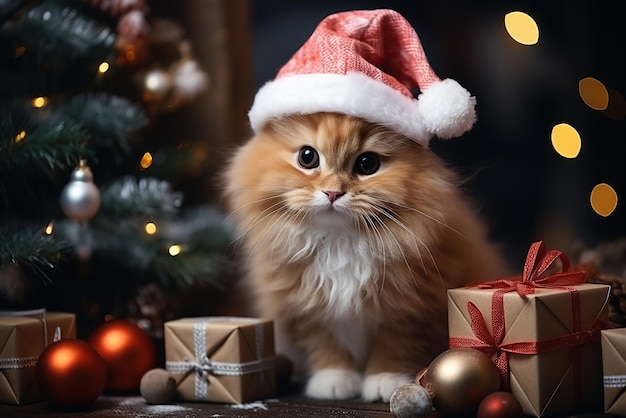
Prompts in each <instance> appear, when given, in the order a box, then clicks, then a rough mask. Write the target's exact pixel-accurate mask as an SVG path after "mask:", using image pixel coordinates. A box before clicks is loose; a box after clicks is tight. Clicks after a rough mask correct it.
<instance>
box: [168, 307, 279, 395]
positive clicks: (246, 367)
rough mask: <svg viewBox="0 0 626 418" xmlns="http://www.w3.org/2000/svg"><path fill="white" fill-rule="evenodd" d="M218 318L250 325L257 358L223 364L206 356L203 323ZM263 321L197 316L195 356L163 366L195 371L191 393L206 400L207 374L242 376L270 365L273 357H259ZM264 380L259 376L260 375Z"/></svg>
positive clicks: (179, 372) (174, 370) (174, 371)
mask: <svg viewBox="0 0 626 418" xmlns="http://www.w3.org/2000/svg"><path fill="white" fill-rule="evenodd" d="M221 321H238V322H241V321H243V322H248V323H253V324H254V332H255V340H256V357H257V360H253V361H248V362H245V363H225V362H218V361H212V360H211V359H210V358H209V357H208V356H207V351H208V348H207V344H206V333H207V324H208V323H211V322H221ZM263 337H264V336H263V324H262V323H261V321H260V320H258V319H255V318H240V317H204V318H197V321H196V322H195V323H194V324H193V346H194V356H195V359H193V360H192V359H184V360H183V361H166V362H165V368H166V370H167V371H168V372H170V373H172V374H175V375H187V374H189V373H191V372H193V371H195V372H196V373H195V381H194V395H195V398H196V399H197V400H204V401H206V400H208V384H209V382H208V379H207V376H208V375H209V374H212V375H215V376H243V375H247V374H252V373H259V372H261V371H264V370H267V369H269V368H271V367H273V366H274V357H268V358H263ZM260 378H261V379H263V380H264V377H263V376H260Z"/></svg>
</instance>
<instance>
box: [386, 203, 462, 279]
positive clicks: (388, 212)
mask: <svg viewBox="0 0 626 418" xmlns="http://www.w3.org/2000/svg"><path fill="white" fill-rule="evenodd" d="M376 209H377V210H378V211H382V213H383V214H385V216H387V217H388V218H389V219H390V220H392V221H393V222H395V223H396V224H397V225H398V226H400V227H401V228H403V229H404V230H405V231H406V232H407V233H408V234H409V235H410V236H411V237H412V238H413V240H414V241H413V242H414V244H415V247H416V249H417V250H418V254H420V259H421V260H422V266H423V267H424V274H426V275H427V274H428V270H427V268H426V264H425V263H424V260H423V259H422V258H421V252H419V249H420V245H418V242H417V241H419V244H421V247H423V248H424V249H425V250H426V251H427V252H428V255H429V257H430V260H431V261H432V263H433V267H434V269H435V271H436V272H437V277H438V278H439V281H440V282H441V283H442V284H444V285H445V283H444V280H443V277H442V275H441V271H440V270H439V266H438V265H437V261H436V260H435V257H434V256H433V253H432V251H431V250H430V248H428V245H426V243H425V242H424V241H423V240H422V239H420V238H419V237H418V236H417V235H416V234H415V233H414V232H413V231H412V230H411V229H410V228H408V227H407V226H406V225H405V224H404V223H403V222H402V221H401V220H400V219H397V218H396V216H398V214H397V213H396V212H395V211H393V210H387V209H384V208H380V207H376ZM417 212H419V213H422V212H421V211H419V210H417ZM450 229H451V230H453V231H455V230H454V229H453V228H450ZM459 235H460V236H462V237H463V238H465V236H464V235H463V234H461V233H459ZM416 240H417V241H416Z"/></svg>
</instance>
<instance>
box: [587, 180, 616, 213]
mask: <svg viewBox="0 0 626 418" xmlns="http://www.w3.org/2000/svg"><path fill="white" fill-rule="evenodd" d="M589 200H590V201H591V207H592V208H593V210H594V211H595V212H596V213H597V214H598V215H600V216H604V217H607V216H609V215H610V214H611V213H613V211H614V210H615V208H616V207H617V193H616V192H615V189H613V188H612V187H611V186H609V185H608V184H606V183H600V184H597V185H596V186H595V187H594V188H593V190H591V197H590V199H589Z"/></svg>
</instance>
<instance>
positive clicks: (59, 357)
mask: <svg viewBox="0 0 626 418" xmlns="http://www.w3.org/2000/svg"><path fill="white" fill-rule="evenodd" d="M35 376H36V381H37V385H38V386H39V390H40V391H41V393H42V394H43V396H44V398H45V399H46V400H47V401H48V402H50V403H51V404H53V405H56V406H62V407H63V406H64V407H71V406H82V405H86V404H89V403H91V402H93V401H95V400H96V399H97V398H98V396H100V394H101V393H102V391H103V390H104V385H105V382H106V366H105V365H104V361H103V360H102V357H100V355H99V354H98V352H96V350H94V349H93V347H91V346H90V345H89V344H87V343H86V342H85V341H81V340H77V339H65V340H60V341H57V342H55V343H53V344H50V345H49V346H48V347H46V348H45V349H44V350H43V351H42V352H41V355H40V356H39V359H38V360H37V367H36V368H35Z"/></svg>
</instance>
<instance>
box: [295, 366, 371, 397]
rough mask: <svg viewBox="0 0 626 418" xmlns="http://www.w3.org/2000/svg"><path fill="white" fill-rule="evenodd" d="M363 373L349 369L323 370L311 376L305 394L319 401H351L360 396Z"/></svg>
mask: <svg viewBox="0 0 626 418" xmlns="http://www.w3.org/2000/svg"><path fill="white" fill-rule="evenodd" d="M362 383H363V378H362V377H361V373H359V372H357V371H355V370H347V369H323V370H320V371H318V372H316V373H315V374H313V375H312V376H311V378H310V379H309V381H308V382H307V385H306V390H305V393H306V395H307V396H308V397H310V398H317V399H350V398H354V397H356V396H358V395H359V393H360V392H361V387H362V386H361V385H362Z"/></svg>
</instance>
